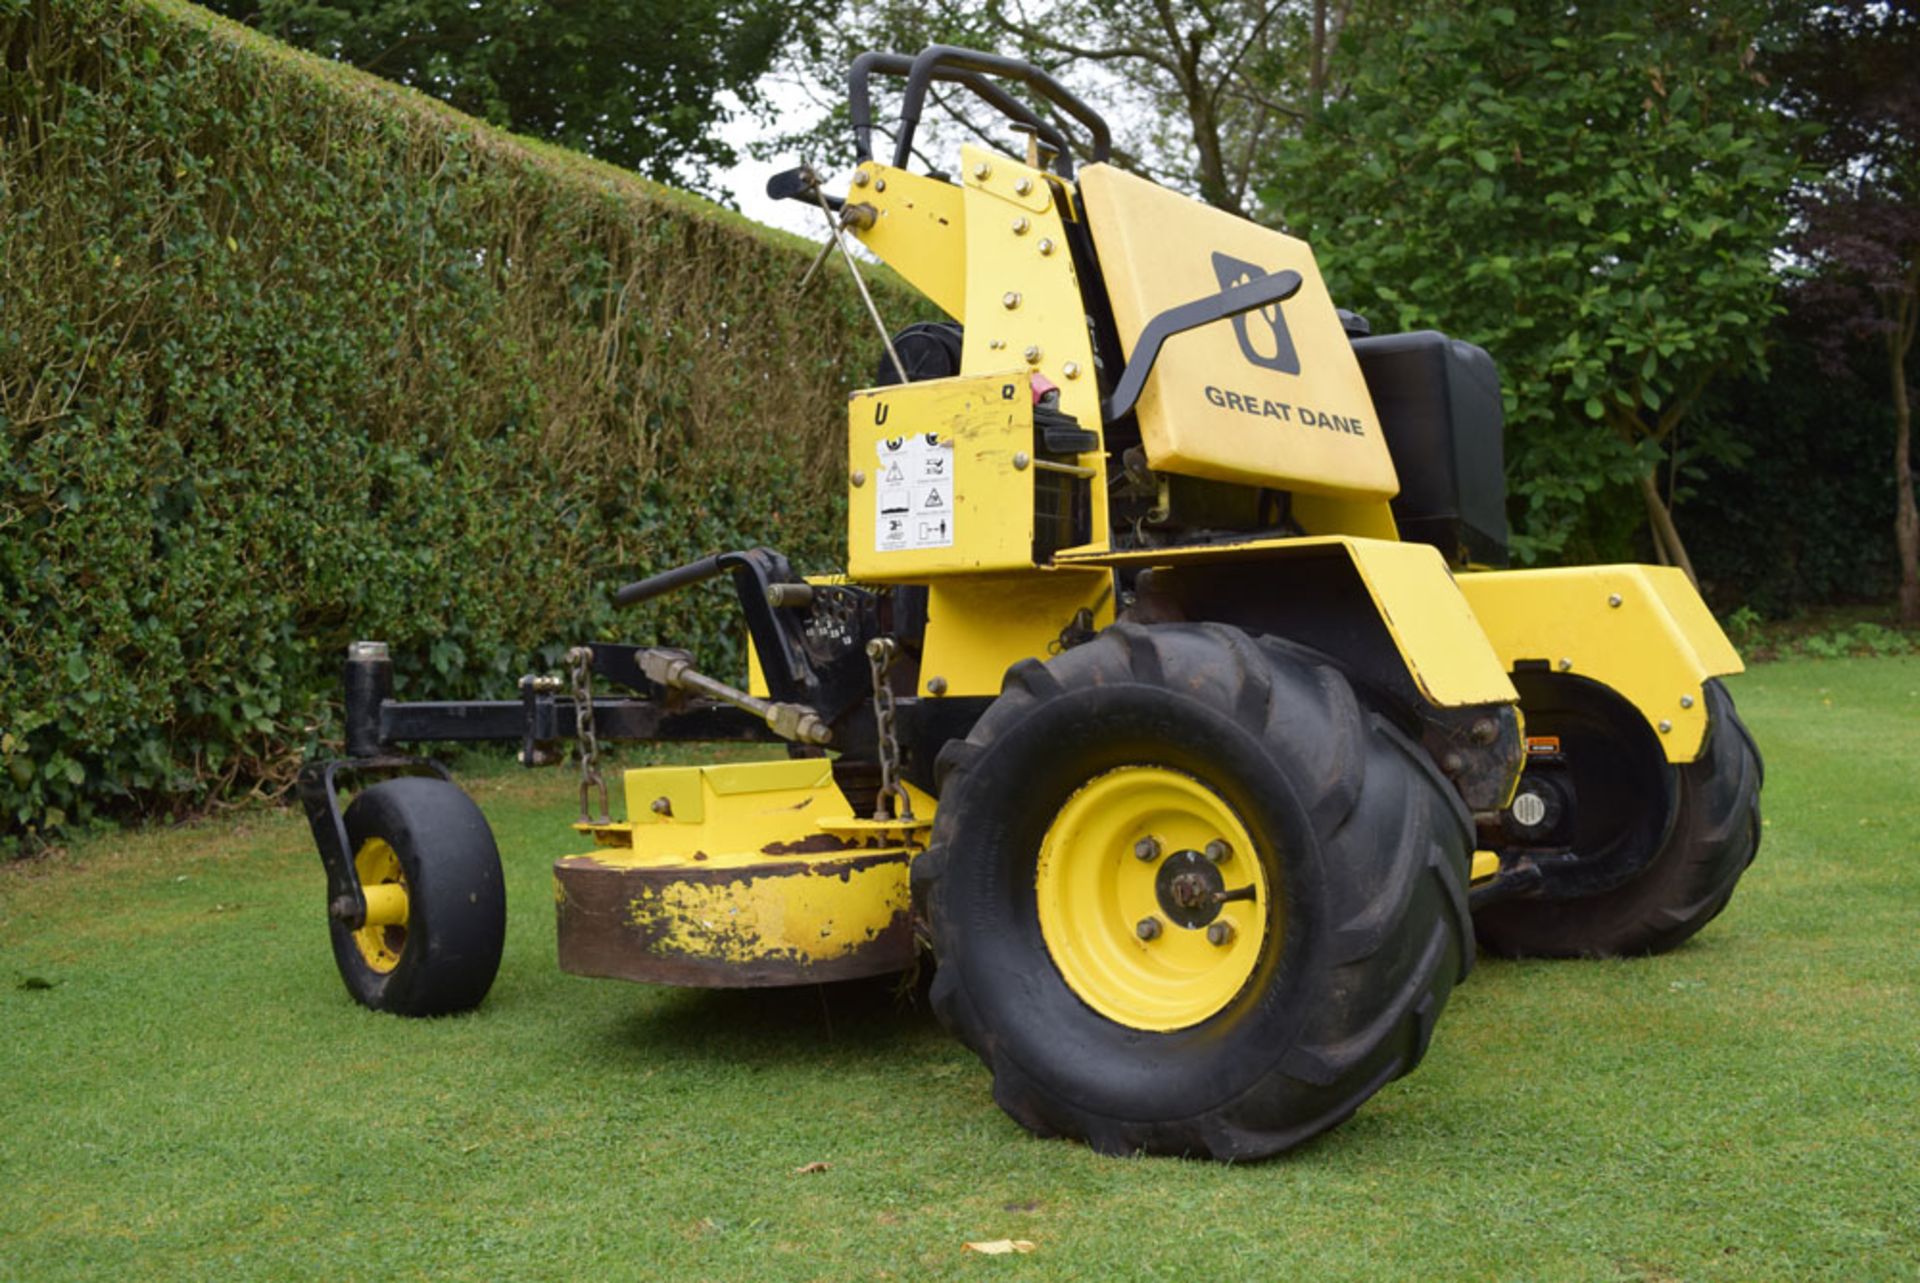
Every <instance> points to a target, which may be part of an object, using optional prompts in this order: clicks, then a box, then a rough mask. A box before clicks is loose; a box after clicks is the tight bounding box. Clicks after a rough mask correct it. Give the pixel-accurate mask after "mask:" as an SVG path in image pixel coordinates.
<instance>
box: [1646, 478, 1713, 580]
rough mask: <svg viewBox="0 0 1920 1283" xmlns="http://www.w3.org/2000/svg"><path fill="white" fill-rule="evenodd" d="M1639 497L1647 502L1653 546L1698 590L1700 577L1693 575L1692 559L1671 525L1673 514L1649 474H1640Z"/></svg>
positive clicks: (1657, 485) (1675, 528)
mask: <svg viewBox="0 0 1920 1283" xmlns="http://www.w3.org/2000/svg"><path fill="white" fill-rule="evenodd" d="M1640 496H1641V498H1643V499H1645V500H1646V501H1647V520H1648V521H1649V522H1651V523H1652V525H1653V539H1654V544H1655V546H1656V547H1658V548H1660V549H1661V550H1662V551H1663V552H1664V553H1665V559H1667V560H1671V561H1672V563H1673V564H1674V565H1676V566H1678V567H1680V569H1681V570H1683V571H1685V572H1686V576H1687V582H1689V583H1691V584H1692V585H1693V586H1694V587H1695V588H1698V587H1699V586H1700V576H1698V575H1696V574H1694V573H1693V558H1691V557H1689V556H1687V546H1686V544H1684V543H1682V542H1681V541H1680V531H1679V528H1678V527H1676V526H1675V525H1674V524H1673V513H1672V512H1670V511H1668V509H1667V505H1666V501H1665V500H1663V499H1662V498H1661V497H1660V485H1659V483H1658V482H1656V481H1655V480H1654V479H1653V474H1652V473H1651V472H1643V473H1641V474H1640Z"/></svg>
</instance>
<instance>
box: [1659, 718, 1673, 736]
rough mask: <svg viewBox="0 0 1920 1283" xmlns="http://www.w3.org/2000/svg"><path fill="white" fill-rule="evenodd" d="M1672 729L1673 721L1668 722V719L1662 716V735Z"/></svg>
mask: <svg viewBox="0 0 1920 1283" xmlns="http://www.w3.org/2000/svg"><path fill="white" fill-rule="evenodd" d="M1672 729H1673V723H1672V722H1669V721H1668V720H1667V719H1666V718H1664V717H1663V718H1661V719H1660V733H1661V734H1662V735H1665V734H1667V733H1668V732H1669V731H1671V730H1672Z"/></svg>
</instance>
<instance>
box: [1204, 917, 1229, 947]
mask: <svg viewBox="0 0 1920 1283" xmlns="http://www.w3.org/2000/svg"><path fill="white" fill-rule="evenodd" d="M1207 943H1208V944H1211V945H1219V946H1221V947H1225V946H1227V945H1230V944H1232V943H1233V923H1231V922H1228V921H1227V920H1226V919H1225V918H1222V919H1221V920H1220V921H1218V922H1216V923H1214V924H1213V925H1212V926H1210V927H1208V928H1207Z"/></svg>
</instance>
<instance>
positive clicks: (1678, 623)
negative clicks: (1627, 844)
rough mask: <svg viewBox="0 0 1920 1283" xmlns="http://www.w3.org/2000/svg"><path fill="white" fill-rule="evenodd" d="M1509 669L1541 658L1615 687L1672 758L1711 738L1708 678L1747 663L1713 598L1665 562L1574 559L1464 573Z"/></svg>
mask: <svg viewBox="0 0 1920 1283" xmlns="http://www.w3.org/2000/svg"><path fill="white" fill-rule="evenodd" d="M1459 584H1460V590H1461V592H1463V593H1464V594H1465V595H1466V598H1467V602H1468V604H1469V605H1470V606H1472V608H1473V612H1474V614H1475V615H1476V616H1478V617H1479V620H1480V627H1481V628H1482V629H1484V630H1485V632H1486V635H1487V638H1488V640H1490V641H1491V642H1492V643H1493V647H1494V650H1495V651H1496V652H1498V654H1499V656H1500V659H1501V661H1502V662H1503V663H1504V664H1505V665H1506V667H1507V669H1508V671H1509V672H1511V671H1514V670H1515V669H1517V668H1519V667H1520V666H1522V665H1540V666H1544V667H1547V668H1549V669H1551V670H1552V671H1553V672H1557V673H1573V674H1575V675H1577V676H1580V677H1586V678H1589V679H1591V680H1593V681H1596V682H1599V683H1601V684H1602V685H1605V686H1607V687H1609V688H1610V689H1612V690H1613V691H1615V692H1617V693H1618V694H1619V695H1620V696H1621V698H1623V699H1625V700H1626V701H1627V702H1628V703H1630V704H1632V705H1633V706H1634V708H1636V709H1637V710H1639V712H1640V715H1641V716H1642V717H1644V718H1646V720H1647V725H1648V726H1650V727H1652V728H1653V730H1654V732H1655V733H1656V734H1657V735H1658V736H1659V738H1660V743H1661V746H1662V747H1663V748H1664V749H1665V750H1666V754H1667V760H1668V761H1669V762H1675V763H1680V762H1691V761H1694V760H1695V759H1696V758H1698V757H1699V756H1700V753H1701V751H1702V749H1704V748H1705V746H1706V740H1707V706H1706V700H1705V699H1704V698H1703V687H1704V686H1705V683H1706V681H1707V679H1708V678H1710V677H1722V676H1726V675H1727V674H1730V673H1738V672H1742V671H1744V670H1745V666H1744V665H1743V664H1741V662H1740V656H1739V655H1738V654H1737V653H1736V652H1735V651H1734V649H1733V644H1732V643H1731V642H1729V641H1728V640H1727V635H1726V634H1725V633H1724V632H1722V631H1721V630H1720V625H1719V624H1718V623H1717V622H1715V620H1714V618H1713V614H1712V612H1711V611H1709V610H1708V609H1707V604H1706V602H1704V601H1702V600H1701V599H1700V594H1699V593H1698V592H1696V591H1695V590H1694V587H1693V585H1692V584H1691V583H1689V582H1688V581H1687V577H1686V576H1685V575H1684V574H1682V573H1681V572H1680V571H1678V570H1675V569H1672V568H1669V567H1664V566H1572V567H1566V568H1563V569H1555V570H1508V571H1483V572H1479V573H1474V574H1463V575H1460V576H1459Z"/></svg>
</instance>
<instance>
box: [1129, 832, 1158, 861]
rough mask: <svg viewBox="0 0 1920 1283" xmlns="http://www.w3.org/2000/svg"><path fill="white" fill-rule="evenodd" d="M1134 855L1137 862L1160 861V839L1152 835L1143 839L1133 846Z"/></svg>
mask: <svg viewBox="0 0 1920 1283" xmlns="http://www.w3.org/2000/svg"><path fill="white" fill-rule="evenodd" d="M1133 855H1134V858H1135V859H1137V860H1157V859H1159V858H1160V839H1159V838H1157V837H1153V836H1151V835H1149V836H1147V837H1143V838H1141V839H1140V840H1139V841H1138V842H1135V843H1134V844H1133Z"/></svg>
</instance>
